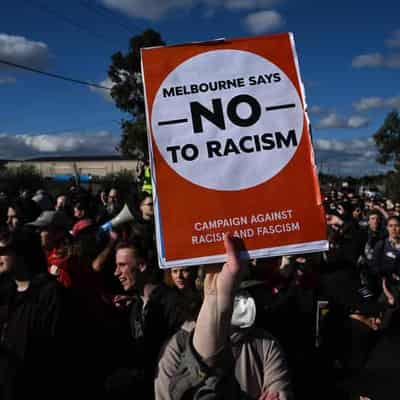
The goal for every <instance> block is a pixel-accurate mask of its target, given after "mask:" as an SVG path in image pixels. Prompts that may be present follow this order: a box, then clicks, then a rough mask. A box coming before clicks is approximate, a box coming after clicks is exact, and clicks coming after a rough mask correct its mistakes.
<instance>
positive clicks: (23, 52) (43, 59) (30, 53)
mask: <svg viewBox="0 0 400 400" xmlns="http://www.w3.org/2000/svg"><path fill="white" fill-rule="evenodd" d="M48 57H49V49H48V47H47V44H45V43H43V42H34V41H32V40H29V39H26V38H24V37H22V36H12V35H7V34H6V33H0V58H1V59H3V60H6V61H10V62H12V63H15V64H22V65H26V66H28V67H36V68H41V67H44V66H45V65H46V64H47V61H48ZM0 67H3V68H4V65H1V64H0Z"/></svg>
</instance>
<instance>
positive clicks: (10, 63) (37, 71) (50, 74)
mask: <svg viewBox="0 0 400 400" xmlns="http://www.w3.org/2000/svg"><path fill="white" fill-rule="evenodd" d="M0 64H4V65H8V66H10V67H13V68H19V69H23V70H25V71H30V72H34V73H36V74H40V75H45V76H48V77H50V78H54V79H61V80H63V81H67V82H72V83H77V84H79V85H85V86H91V87H94V88H98V89H105V90H111V88H110V87H107V86H102V85H99V84H97V83H92V82H87V81H82V80H80V79H74V78H69V77H67V76H64V75H59V74H53V73H51V72H46V71H41V70H40V69H36V68H31V67H27V66H26V65H20V64H16V63H13V62H11V61H7V60H2V59H0Z"/></svg>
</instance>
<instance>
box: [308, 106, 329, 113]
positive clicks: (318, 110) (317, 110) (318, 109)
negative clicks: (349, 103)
mask: <svg viewBox="0 0 400 400" xmlns="http://www.w3.org/2000/svg"><path fill="white" fill-rule="evenodd" d="M308 112H309V113H310V114H316V115H320V114H323V113H324V112H325V110H324V109H323V108H322V107H320V106H311V107H310V108H309V109H308Z"/></svg>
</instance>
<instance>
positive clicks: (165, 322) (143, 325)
mask: <svg viewBox="0 0 400 400" xmlns="http://www.w3.org/2000/svg"><path fill="white" fill-rule="evenodd" d="M115 263H116V267H115V276H116V277H117V278H118V280H119V282H120V284H121V286H122V288H123V290H124V292H125V295H117V296H115V298H114V303H115V305H116V306H117V307H118V308H119V309H120V310H121V312H125V313H126V317H127V319H128V322H129V326H130V330H129V331H130V348H131V349H132V353H130V354H129V355H128V356H129V360H130V362H129V365H130V366H129V368H126V369H123V370H122V369H119V370H117V371H116V372H115V373H114V374H113V375H112V376H111V377H110V378H109V379H108V382H107V389H108V391H109V393H110V394H112V396H113V398H117V396H121V398H122V397H125V396H126V395H127V394H129V393H135V395H136V396H137V397H138V398H143V399H152V398H153V397H154V390H153V380H154V375H155V369H156V364H157V358H158V354H159V352H160V350H161V347H162V346H163V344H164V342H165V341H166V340H167V339H168V338H169V337H170V336H171V335H173V334H174V333H175V332H176V331H177V330H178V329H179V327H180V326H181V324H182V323H183V320H182V318H181V317H180V315H179V313H178V312H177V310H179V298H178V295H177V293H176V292H175V291H174V290H172V289H171V288H168V287H167V286H166V285H164V284H163V283H162V282H161V271H160V270H158V269H155V268H154V267H153V266H152V265H150V264H149V260H148V259H147V251H146V249H144V248H143V247H142V244H141V242H139V241H122V242H120V243H119V244H118V245H117V246H116V255H115Z"/></svg>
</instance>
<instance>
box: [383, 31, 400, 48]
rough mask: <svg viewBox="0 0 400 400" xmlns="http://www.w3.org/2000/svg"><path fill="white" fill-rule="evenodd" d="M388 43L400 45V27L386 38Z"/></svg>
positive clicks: (389, 44)
mask: <svg viewBox="0 0 400 400" xmlns="http://www.w3.org/2000/svg"><path fill="white" fill-rule="evenodd" d="M386 45H387V46H388V47H400V29H398V30H397V31H394V32H393V35H392V37H391V38H389V39H388V40H386Z"/></svg>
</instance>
